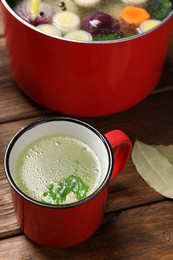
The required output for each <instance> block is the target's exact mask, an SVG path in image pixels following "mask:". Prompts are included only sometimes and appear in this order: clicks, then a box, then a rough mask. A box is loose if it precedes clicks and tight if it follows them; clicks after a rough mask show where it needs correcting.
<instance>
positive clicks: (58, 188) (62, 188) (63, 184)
mask: <svg viewBox="0 0 173 260" xmlns="http://www.w3.org/2000/svg"><path fill="white" fill-rule="evenodd" d="M78 166H79V161H76V167H75V170H74V173H73V174H72V175H70V176H69V177H68V178H66V179H65V180H63V181H60V182H58V183H51V184H50V185H49V187H48V191H46V192H44V193H43V195H42V202H43V203H48V204H62V203H63V202H64V201H66V198H67V195H69V194H70V193H74V194H75V195H76V198H77V200H81V199H84V198H85V197H86V196H87V192H88V190H89V185H88V184H87V183H85V182H84V181H83V180H82V178H80V177H79V176H77V175H76V173H77V170H78Z"/></svg>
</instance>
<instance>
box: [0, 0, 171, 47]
mask: <svg viewBox="0 0 173 260" xmlns="http://www.w3.org/2000/svg"><path fill="white" fill-rule="evenodd" d="M1 2H2V3H3V5H4V7H5V8H6V9H7V10H8V11H9V12H10V13H11V14H12V16H14V17H15V18H16V19H17V20H18V21H19V22H21V23H22V24H24V25H26V26H27V27H29V28H30V29H32V30H34V31H36V32H37V33H40V34H43V35H45V36H48V37H51V38H54V39H57V40H61V41H66V42H73V43H78V44H92V45H93V44H96V45H97V44H113V43H116V42H117V43H120V42H126V41H130V40H135V39H138V38H140V37H143V36H145V35H147V34H150V33H152V32H153V31H155V30H157V29H159V28H160V27H161V26H162V25H163V24H165V23H166V22H167V21H168V20H170V19H171V18H173V9H172V11H171V12H170V14H169V15H168V16H167V17H166V18H165V19H164V20H163V21H161V23H160V24H158V25H157V26H155V27H154V28H152V29H150V30H149V31H147V32H143V33H139V34H137V35H134V36H130V37H126V38H121V39H115V40H107V41H78V40H71V39H67V38H64V37H60V36H54V35H51V34H48V33H45V32H43V31H40V30H39V29H37V28H36V27H35V26H33V25H31V24H29V23H28V22H26V21H25V20H23V19H22V18H20V17H19V16H18V15H17V14H16V13H15V12H14V11H13V9H12V8H11V7H10V6H9V4H8V3H7V1H6V0H1ZM172 5H173V1H172Z"/></svg>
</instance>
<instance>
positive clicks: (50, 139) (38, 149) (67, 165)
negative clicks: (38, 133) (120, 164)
mask: <svg viewBox="0 0 173 260" xmlns="http://www.w3.org/2000/svg"><path fill="white" fill-rule="evenodd" d="M76 162H78V165H77V166H78V167H77V168H76ZM73 174H75V176H77V178H78V177H79V178H81V179H80V180H82V182H84V183H85V185H87V186H88V187H89V190H88V192H87V196H88V195H89V194H91V193H93V192H94V191H95V190H96V189H97V188H98V186H99V185H100V181H101V163H100V160H99V158H98V156H97V154H96V153H95V152H94V150H93V149H92V148H91V147H90V146H88V145H87V144H85V143H84V142H82V141H80V140H78V139H76V138H75V137H71V136H63V135H54V136H47V137H44V138H41V139H39V140H36V141H35V142H34V143H32V144H30V145H29V146H27V147H26V148H25V149H24V150H23V151H22V153H21V154H20V155H19V157H18V160H17V163H16V171H15V182H16V184H17V186H18V187H19V188H20V189H21V190H22V191H23V192H24V193H25V194H26V195H28V196H29V197H31V198H33V199H35V200H38V201H42V198H43V197H42V195H43V194H44V192H46V191H47V190H48V187H49V185H50V184H52V183H54V184H57V183H58V182H61V181H63V180H65V179H67V178H68V177H69V176H72V175H73ZM77 200H78V199H77V198H76V195H75V194H74V193H73V192H70V194H68V196H67V198H66V200H65V201H64V203H65V204H67V203H72V202H75V201H77ZM54 203H56V202H54ZM54 203H52V204H54Z"/></svg>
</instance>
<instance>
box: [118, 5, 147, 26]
mask: <svg viewBox="0 0 173 260" xmlns="http://www.w3.org/2000/svg"><path fill="white" fill-rule="evenodd" d="M120 16H121V18H122V19H123V20H124V21H126V22H127V23H130V24H135V25H136V26H138V25H139V24H140V23H142V22H143V21H145V20H147V19H149V18H150V14H149V13H148V12H147V11H146V10H145V9H144V8H140V7H136V6H131V5H129V6H126V7H124V8H123V9H122V10H121V14H120Z"/></svg>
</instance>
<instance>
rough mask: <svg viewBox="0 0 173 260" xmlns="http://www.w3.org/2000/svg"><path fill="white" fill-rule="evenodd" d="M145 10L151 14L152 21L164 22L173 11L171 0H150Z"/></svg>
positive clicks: (145, 5)
mask: <svg viewBox="0 0 173 260" xmlns="http://www.w3.org/2000/svg"><path fill="white" fill-rule="evenodd" d="M144 8H146V10H147V11H148V12H149V13H150V16H151V18H152V19H156V20H161V21H162V20H164V19H165V18H166V17H167V15H168V14H169V13H170V11H171V9H172V3H171V1H170V0H148V1H147V2H146V3H145V4H144Z"/></svg>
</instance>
